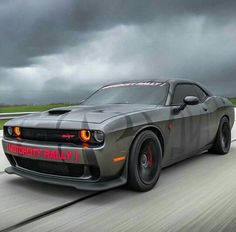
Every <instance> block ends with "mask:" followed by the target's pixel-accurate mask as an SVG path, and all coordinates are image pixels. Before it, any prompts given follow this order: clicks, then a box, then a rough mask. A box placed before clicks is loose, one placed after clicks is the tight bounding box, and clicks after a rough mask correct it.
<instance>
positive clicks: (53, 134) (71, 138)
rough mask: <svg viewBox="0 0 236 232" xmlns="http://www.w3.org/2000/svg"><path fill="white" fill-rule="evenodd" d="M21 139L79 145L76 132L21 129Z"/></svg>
mask: <svg viewBox="0 0 236 232" xmlns="http://www.w3.org/2000/svg"><path fill="white" fill-rule="evenodd" d="M21 138H22V139H27V140H37V141H48V142H70V143H75V144H78V143H80V138H79V134H78V131H76V130H58V129H34V128H21Z"/></svg>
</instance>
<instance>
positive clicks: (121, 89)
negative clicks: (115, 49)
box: [2, 79, 235, 191]
mask: <svg viewBox="0 0 236 232" xmlns="http://www.w3.org/2000/svg"><path fill="white" fill-rule="evenodd" d="M234 117H235V116H234V108H233V105H232V104H231V103H230V102H229V100H228V99H226V98H223V97H219V96H214V95H213V94H212V93H211V92H210V91H208V90H207V89H206V88H205V87H204V86H202V85H200V84H198V83H196V82H193V81H187V80H175V79H173V80H165V81H163V80H162V81H157V80H150V81H129V82H121V83H115V84H110V85H106V86H104V87H102V88H100V89H99V90H98V91H96V92H95V93H93V94H92V95H91V96H90V97H88V98H87V99H86V100H84V101H83V102H82V103H80V104H79V105H78V106H71V107H62V108H55V109H51V110H49V111H45V112H40V113H34V114H31V115H27V116H23V117H19V118H16V119H12V120H10V121H8V122H7V123H6V124H5V126H4V136H3V141H2V143H3V148H4V152H5V154H6V157H7V158H8V160H9V162H10V164H11V166H10V167H8V168H6V170H5V171H6V172H7V173H8V174H16V175H19V176H22V177H25V178H29V179H32V180H35V181H42V182H46V183H52V184H58V185H65V186H73V187H75V188H78V189H83V190H106V189H109V188H114V187H118V186H121V185H126V186H127V187H129V188H130V189H133V190H136V191H148V190H150V189H152V188H153V187H154V186H155V184H156V183H157V181H158V179H159V176H160V174H161V170H162V168H164V167H166V166H169V165H171V164H174V163H176V162H179V161H181V160H184V159H186V158H189V157H191V156H195V155H199V154H202V153H204V152H206V151H208V152H211V153H214V154H219V155H224V154H227V153H228V152H229V149H230V144H231V129H232V127H233V123H234Z"/></svg>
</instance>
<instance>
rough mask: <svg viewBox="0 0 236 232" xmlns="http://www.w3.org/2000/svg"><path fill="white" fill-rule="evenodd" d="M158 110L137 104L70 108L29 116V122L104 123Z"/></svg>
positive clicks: (150, 106)
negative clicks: (115, 118)
mask: <svg viewBox="0 0 236 232" xmlns="http://www.w3.org/2000/svg"><path fill="white" fill-rule="evenodd" d="M153 108H156V106H154V105H139V104H138V105H137V104H135V105H134V104H107V105H100V106H86V105H79V106H70V107H60V108H54V109H51V110H49V111H45V112H42V113H35V114H32V115H28V116H26V117H27V120H48V121H50V120H53V121H75V122H90V123H102V122H104V121H105V120H108V119H110V118H112V117H116V116H120V115H125V114H129V113H133V112H139V111H148V110H151V109H153Z"/></svg>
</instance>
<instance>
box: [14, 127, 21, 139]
mask: <svg viewBox="0 0 236 232" xmlns="http://www.w3.org/2000/svg"><path fill="white" fill-rule="evenodd" d="M14 134H15V136H17V137H20V135H21V130H20V127H18V126H16V127H14Z"/></svg>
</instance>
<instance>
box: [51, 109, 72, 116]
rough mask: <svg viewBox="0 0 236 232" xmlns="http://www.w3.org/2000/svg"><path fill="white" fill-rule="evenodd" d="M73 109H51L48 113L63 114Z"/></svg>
mask: <svg viewBox="0 0 236 232" xmlns="http://www.w3.org/2000/svg"><path fill="white" fill-rule="evenodd" d="M70 111H71V110H49V111H48V113H49V114H50V115H62V114H66V113H69V112H70Z"/></svg>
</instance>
